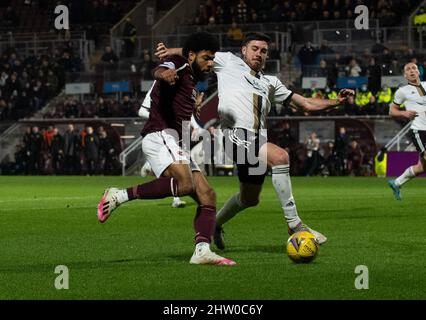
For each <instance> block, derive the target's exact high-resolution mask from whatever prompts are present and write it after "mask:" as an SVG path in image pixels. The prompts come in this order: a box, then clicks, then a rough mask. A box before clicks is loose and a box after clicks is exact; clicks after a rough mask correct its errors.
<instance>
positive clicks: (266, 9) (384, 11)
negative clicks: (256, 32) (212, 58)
mask: <svg viewBox="0 0 426 320" xmlns="http://www.w3.org/2000/svg"><path fill="white" fill-rule="evenodd" d="M413 2H415V1H412V2H411V1H409V0H379V1H372V0H318V1H317V0H310V1H289V0H285V1H279V0H231V1H228V0H227V1H224V0H205V1H204V2H203V3H202V4H201V5H200V6H199V8H198V11H197V14H196V16H195V17H194V19H193V20H192V21H190V22H189V24H194V25H218V24H231V23H233V22H236V23H264V22H295V21H310V20H318V19H319V20H340V19H354V10H355V7H356V6H357V5H366V6H367V7H368V8H369V9H370V17H371V18H377V19H379V20H380V23H381V25H382V26H394V25H396V24H398V22H399V21H398V17H399V16H401V15H403V14H405V13H407V12H409V10H410V8H412V6H413V4H414V3H413Z"/></svg>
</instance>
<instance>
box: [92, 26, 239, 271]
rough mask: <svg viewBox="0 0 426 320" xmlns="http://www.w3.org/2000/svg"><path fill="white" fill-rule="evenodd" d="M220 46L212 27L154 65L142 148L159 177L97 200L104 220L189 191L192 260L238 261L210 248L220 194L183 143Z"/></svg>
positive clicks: (229, 262)
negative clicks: (135, 203)
mask: <svg viewBox="0 0 426 320" xmlns="http://www.w3.org/2000/svg"><path fill="white" fill-rule="evenodd" d="M218 48H219V43H218V41H217V39H216V38H215V37H214V36H213V35H211V34H210V33H206V32H199V33H195V34H192V35H190V36H189V38H188V39H187V41H186V43H185V46H184V49H183V52H182V53H183V54H182V56H170V57H168V58H167V59H166V60H165V61H163V62H162V63H161V64H160V65H159V67H157V68H156V69H155V72H154V79H155V80H157V82H156V84H155V86H154V87H153V89H152V92H151V95H150V96H151V110H150V115H149V119H148V121H147V122H146V124H145V126H144V128H143V129H142V132H141V135H142V136H143V137H144V138H143V140H142V148H143V151H144V153H145V155H146V158H147V160H148V161H149V163H150V165H151V167H152V171H153V172H154V174H155V176H156V177H157V179H155V180H153V181H150V182H148V183H144V184H141V185H137V186H133V187H130V188H127V189H117V188H108V189H107V190H106V191H105V193H104V195H103V197H102V199H101V201H100V202H99V205H98V219H99V221H100V222H105V221H106V220H107V219H108V218H109V216H110V215H111V213H112V212H113V210H114V209H116V208H117V207H118V206H119V205H120V204H122V203H125V202H128V201H132V200H135V199H162V198H165V197H170V196H184V195H190V196H191V197H193V198H194V200H195V201H196V202H197V203H198V208H197V211H196V216H195V219H194V229H195V243H196V245H195V251H194V254H193V255H192V257H191V259H190V263H191V264H214V265H235V262H234V261H233V260H230V259H226V258H223V257H221V256H219V255H217V254H216V253H214V252H212V251H211V249H210V242H211V238H212V236H213V233H214V230H215V220H216V219H215V217H216V194H215V192H214V191H213V189H212V188H211V187H210V185H209V184H208V182H207V179H206V178H205V176H204V175H203V174H202V173H201V172H200V169H199V167H198V166H197V164H196V163H194V162H193V161H191V159H190V157H189V154H188V153H187V152H186V151H185V150H183V148H182V147H181V145H180V139H182V134H183V133H184V132H186V131H189V127H188V126H187V125H189V121H190V120H191V116H192V114H193V113H194V111H195V110H196V108H198V107H199V106H200V105H201V99H202V95H198V97H197V92H196V83H197V81H199V80H204V79H205V78H206V77H207V75H208V74H209V73H210V72H211V71H212V69H213V59H214V56H215V53H216V51H217V50H218ZM176 135H177V136H176ZM159 241H161V239H159Z"/></svg>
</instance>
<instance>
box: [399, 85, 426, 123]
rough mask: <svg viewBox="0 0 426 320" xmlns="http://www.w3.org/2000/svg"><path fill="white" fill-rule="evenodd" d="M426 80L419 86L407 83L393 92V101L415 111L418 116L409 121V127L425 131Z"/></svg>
mask: <svg viewBox="0 0 426 320" xmlns="http://www.w3.org/2000/svg"><path fill="white" fill-rule="evenodd" d="M425 88H426V82H421V83H420V86H415V85H412V84H408V85H406V86H404V87H401V88H399V89H398V90H396V92H395V98H394V99H393V102H394V103H395V104H397V105H401V104H404V105H405V109H407V110H412V111H416V112H417V114H418V116H417V117H415V118H414V120H413V122H412V123H411V129H413V130H420V131H426V90H425Z"/></svg>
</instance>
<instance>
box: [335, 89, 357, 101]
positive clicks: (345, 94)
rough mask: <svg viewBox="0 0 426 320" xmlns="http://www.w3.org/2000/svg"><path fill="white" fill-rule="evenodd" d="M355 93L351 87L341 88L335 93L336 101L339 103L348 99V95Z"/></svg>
mask: <svg viewBox="0 0 426 320" xmlns="http://www.w3.org/2000/svg"><path fill="white" fill-rule="evenodd" d="M354 95H355V90H352V89H342V90H340V91H339V94H338V95H337V101H338V102H339V104H342V103H344V102H346V101H347V100H348V98H349V97H350V96H354Z"/></svg>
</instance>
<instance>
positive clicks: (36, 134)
mask: <svg viewBox="0 0 426 320" xmlns="http://www.w3.org/2000/svg"><path fill="white" fill-rule="evenodd" d="M28 143H29V145H28V147H27V154H28V158H29V164H30V168H29V169H30V173H31V174H38V173H40V169H41V166H40V162H41V148H42V145H43V136H42V134H41V133H40V131H39V127H37V126H34V127H33V128H32V130H31V135H30V137H29V141H28Z"/></svg>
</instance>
